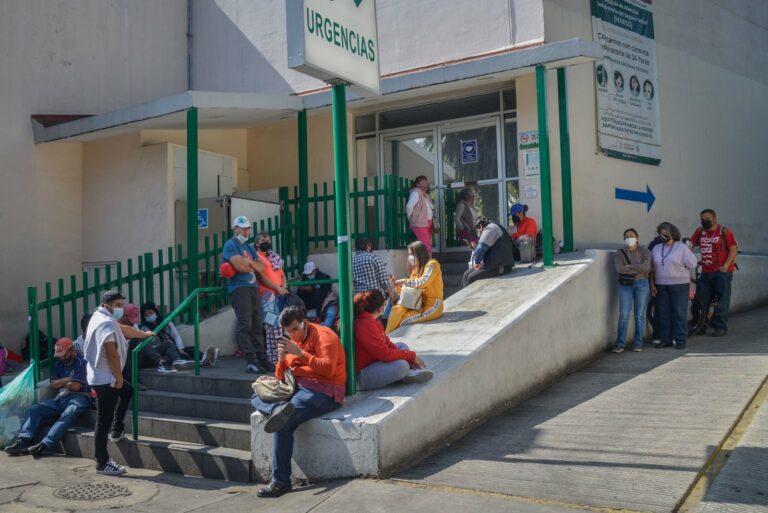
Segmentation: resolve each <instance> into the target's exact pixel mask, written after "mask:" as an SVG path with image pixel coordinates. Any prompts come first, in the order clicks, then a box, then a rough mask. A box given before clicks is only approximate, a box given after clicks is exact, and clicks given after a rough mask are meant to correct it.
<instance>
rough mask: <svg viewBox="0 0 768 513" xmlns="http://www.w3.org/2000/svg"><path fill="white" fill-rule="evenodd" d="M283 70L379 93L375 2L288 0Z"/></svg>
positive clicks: (361, 0)
mask: <svg viewBox="0 0 768 513" xmlns="http://www.w3.org/2000/svg"><path fill="white" fill-rule="evenodd" d="M286 24H287V32H288V67H289V68H291V69H295V70H296V71H300V72H302V73H305V74H307V75H310V76H313V77H315V78H319V79H320V80H323V81H325V82H329V81H334V80H342V81H344V82H349V83H351V84H353V85H357V86H359V87H362V88H363V89H366V90H367V91H370V92H372V93H375V94H379V40H378V35H377V31H376V2H375V0H287V1H286Z"/></svg>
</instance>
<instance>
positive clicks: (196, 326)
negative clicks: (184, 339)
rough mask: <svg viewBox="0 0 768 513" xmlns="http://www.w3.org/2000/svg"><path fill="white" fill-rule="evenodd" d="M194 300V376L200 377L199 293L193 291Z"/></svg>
mask: <svg viewBox="0 0 768 513" xmlns="http://www.w3.org/2000/svg"><path fill="white" fill-rule="evenodd" d="M193 294H195V300H194V301H193V302H192V307H193V308H194V311H193V312H192V322H193V323H194V329H195V376H199V375H200V293H199V292H198V291H197V289H195V292H193Z"/></svg>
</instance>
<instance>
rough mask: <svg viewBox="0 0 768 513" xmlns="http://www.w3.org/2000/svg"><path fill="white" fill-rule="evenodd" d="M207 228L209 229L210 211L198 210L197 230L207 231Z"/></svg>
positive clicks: (205, 209)
mask: <svg viewBox="0 0 768 513" xmlns="http://www.w3.org/2000/svg"><path fill="white" fill-rule="evenodd" d="M206 228H208V209H207V208H198V209H197V229H198V230H205V229H206Z"/></svg>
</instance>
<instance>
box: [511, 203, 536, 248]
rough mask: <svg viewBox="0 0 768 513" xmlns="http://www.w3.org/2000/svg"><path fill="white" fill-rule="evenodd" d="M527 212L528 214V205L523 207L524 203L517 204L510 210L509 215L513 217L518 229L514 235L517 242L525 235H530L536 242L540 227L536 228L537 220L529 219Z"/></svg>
mask: <svg viewBox="0 0 768 513" xmlns="http://www.w3.org/2000/svg"><path fill="white" fill-rule="evenodd" d="M526 212H528V205H523V204H522V203H515V204H514V205H512V208H510V209H509V215H511V216H512V223H513V224H514V225H515V228H516V231H515V232H514V233H513V234H512V238H513V239H515V240H517V239H519V238H520V237H522V236H523V235H528V236H529V237H531V238H532V239H533V240H536V234H537V233H538V231H539V227H538V226H536V220H535V219H533V218H532V217H528V216H527V215H526Z"/></svg>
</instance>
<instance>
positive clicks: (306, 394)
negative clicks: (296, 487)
mask: <svg viewBox="0 0 768 513" xmlns="http://www.w3.org/2000/svg"><path fill="white" fill-rule="evenodd" d="M291 403H293V406H294V408H295V410H294V412H293V415H291V417H290V418H289V419H288V422H286V423H285V426H283V429H281V430H280V431H277V432H276V433H274V435H272V436H273V442H274V447H273V449H272V481H274V482H276V483H279V484H290V483H291V457H292V456H293V433H294V432H295V431H296V428H297V427H299V426H300V425H301V424H303V423H304V422H306V421H308V420H310V419H313V418H315V417H319V416H320V415H323V414H324V413H328V412H329V411H333V410H335V409H336V408H338V407H339V404H338V403H336V402H334V400H333V398H332V397H331V396H329V395H326V394H324V393H322V392H316V391H314V390H309V389H307V388H303V387H299V388H298V391H297V392H296V393H295V394H294V396H293V397H291ZM251 404H252V405H253V407H254V408H256V411H258V412H259V413H261V414H263V415H267V416H269V415H272V410H274V409H275V407H276V406H277V405H279V404H281V403H265V402H264V401H262V400H261V399H260V398H259V396H258V395H255V394H254V396H253V398H251Z"/></svg>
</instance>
